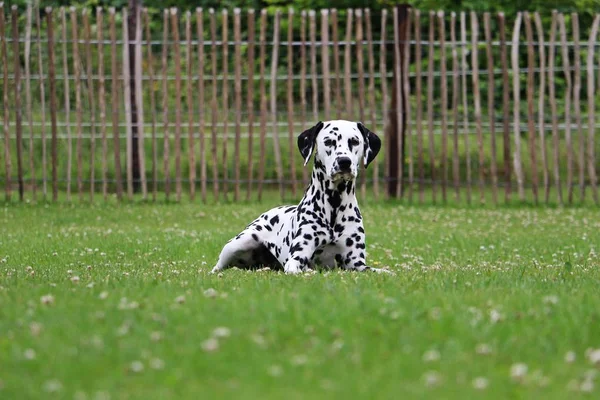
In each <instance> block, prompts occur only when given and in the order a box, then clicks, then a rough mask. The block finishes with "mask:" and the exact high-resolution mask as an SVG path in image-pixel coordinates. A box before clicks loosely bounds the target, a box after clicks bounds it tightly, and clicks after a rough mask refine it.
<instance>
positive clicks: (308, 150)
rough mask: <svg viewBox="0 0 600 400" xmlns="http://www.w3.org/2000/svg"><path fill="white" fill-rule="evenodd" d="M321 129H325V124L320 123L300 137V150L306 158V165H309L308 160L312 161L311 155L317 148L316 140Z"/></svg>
mask: <svg viewBox="0 0 600 400" xmlns="http://www.w3.org/2000/svg"><path fill="white" fill-rule="evenodd" d="M321 129H323V122H321V121H319V122H318V123H317V124H316V125H315V126H313V127H312V128H309V129H307V130H305V131H304V132H302V133H301V134H300V136H298V149H299V150H300V154H302V157H303V158H304V165H306V164H308V160H310V155H311V154H312V152H313V149H314V147H315V140H316V139H317V135H318V133H319V132H320V131H321Z"/></svg>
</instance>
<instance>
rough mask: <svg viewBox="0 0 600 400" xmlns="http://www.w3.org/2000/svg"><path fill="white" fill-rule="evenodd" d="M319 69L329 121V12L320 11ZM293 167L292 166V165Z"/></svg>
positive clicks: (326, 10)
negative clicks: (320, 69) (321, 70)
mask: <svg viewBox="0 0 600 400" xmlns="http://www.w3.org/2000/svg"><path fill="white" fill-rule="evenodd" d="M321 68H322V69H323V108H324V117H325V119H326V120H329V119H330V115H331V114H330V108H331V82H330V80H329V79H330V78H329V10H328V9H322V10H321ZM292 165H293V164H292Z"/></svg>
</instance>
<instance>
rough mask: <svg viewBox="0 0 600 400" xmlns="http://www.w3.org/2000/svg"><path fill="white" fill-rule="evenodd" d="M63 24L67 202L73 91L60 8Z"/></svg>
mask: <svg viewBox="0 0 600 400" xmlns="http://www.w3.org/2000/svg"><path fill="white" fill-rule="evenodd" d="M60 17H61V23H62V42H63V43H62V53H63V76H64V82H65V85H64V90H65V131H66V133H67V201H69V202H70V201H71V175H72V171H73V139H72V136H71V89H70V78H69V62H68V57H69V51H68V48H67V42H68V41H67V13H66V10H65V8H64V7H61V8H60Z"/></svg>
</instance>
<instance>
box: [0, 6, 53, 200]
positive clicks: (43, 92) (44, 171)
mask: <svg viewBox="0 0 600 400" xmlns="http://www.w3.org/2000/svg"><path fill="white" fill-rule="evenodd" d="M35 22H36V28H37V49H38V51H37V53H38V75H39V77H40V108H41V113H40V114H41V115H40V122H41V125H42V126H41V131H42V132H41V134H42V194H43V197H44V200H46V199H47V195H48V158H47V149H46V85H45V78H44V65H45V63H44V61H43V59H42V20H41V17H40V13H39V12H36V13H35ZM5 65H6V64H5ZM5 93H6V92H5ZM7 115H8V114H7ZM9 162H10V160H9Z"/></svg>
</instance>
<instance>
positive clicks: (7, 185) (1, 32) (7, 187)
mask: <svg viewBox="0 0 600 400" xmlns="http://www.w3.org/2000/svg"><path fill="white" fill-rule="evenodd" d="M4 21H5V18H4V4H0V39H1V41H2V71H3V76H4V79H3V82H4V86H3V91H2V93H3V96H2V97H3V103H4V120H3V122H4V171H5V177H6V178H5V181H4V191H5V200H6V201H10V199H11V185H12V182H11V174H12V165H11V155H10V125H9V121H10V119H9V118H10V108H9V102H8V93H9V87H8V59H7V57H8V54H7V53H8V51H7V45H6V41H7V40H6V33H5V32H6V31H5V27H4V25H5V23H4ZM38 27H39V24H38ZM38 29H39V28H38Z"/></svg>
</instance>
